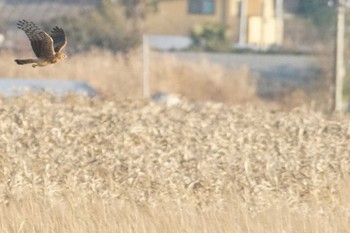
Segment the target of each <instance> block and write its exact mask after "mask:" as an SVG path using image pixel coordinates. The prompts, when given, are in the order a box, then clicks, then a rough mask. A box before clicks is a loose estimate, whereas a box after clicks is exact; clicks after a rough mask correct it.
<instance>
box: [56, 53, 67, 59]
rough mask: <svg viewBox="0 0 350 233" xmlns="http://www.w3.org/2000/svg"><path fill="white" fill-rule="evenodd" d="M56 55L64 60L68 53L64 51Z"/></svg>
mask: <svg viewBox="0 0 350 233" xmlns="http://www.w3.org/2000/svg"><path fill="white" fill-rule="evenodd" d="M56 56H57V58H58V60H63V59H66V58H67V55H66V54H64V53H57V54H56Z"/></svg>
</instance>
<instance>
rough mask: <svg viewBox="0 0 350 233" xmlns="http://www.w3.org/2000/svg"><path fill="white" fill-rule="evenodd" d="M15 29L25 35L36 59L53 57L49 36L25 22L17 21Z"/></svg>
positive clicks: (32, 24)
mask: <svg viewBox="0 0 350 233" xmlns="http://www.w3.org/2000/svg"><path fill="white" fill-rule="evenodd" d="M17 27H18V28H19V29H22V30H23V31H24V32H25V33H26V35H27V37H28V39H29V40H30V44H31V45H32V48H33V51H34V53H35V55H36V56H37V57H38V58H48V57H52V56H54V54H55V51H54V47H53V40H52V38H51V36H50V35H49V34H47V33H46V32H44V31H43V30H41V29H40V28H39V27H38V26H37V25H35V24H34V23H33V22H28V21H26V20H20V21H18V23H17Z"/></svg>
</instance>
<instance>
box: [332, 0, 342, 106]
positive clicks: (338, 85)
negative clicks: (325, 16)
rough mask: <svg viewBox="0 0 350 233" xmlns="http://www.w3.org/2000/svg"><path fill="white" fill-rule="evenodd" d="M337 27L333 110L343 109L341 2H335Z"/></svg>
mask: <svg viewBox="0 0 350 233" xmlns="http://www.w3.org/2000/svg"><path fill="white" fill-rule="evenodd" d="M336 7H337V27H336V39H335V55H334V80H333V88H332V89H333V106H332V109H333V110H334V111H341V110H343V79H344V75H345V69H344V25H345V7H344V6H343V4H341V3H340V4H337V6H336Z"/></svg>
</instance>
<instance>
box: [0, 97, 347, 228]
mask: <svg viewBox="0 0 350 233" xmlns="http://www.w3.org/2000/svg"><path fill="white" fill-rule="evenodd" d="M0 135H1V140H0V168H1V170H0V230H1V232H126V233H128V232H170V233H171V232H346V231H347V230H348V229H349V227H350V223H349V219H350V205H349V200H350V196H349V191H350V190H349V178H348V175H349V172H350V157H349V151H350V144H349V143H348V142H349V140H350V118H349V116H347V115H333V116H328V117H326V116H324V115H322V114H320V113H315V112H312V111H309V110H306V109H295V110H293V111H291V112H270V111H266V110H264V109H263V108H256V107H252V106H251V105H237V106H231V107H230V106H227V105H224V104H215V103H209V102H207V103H205V102H196V103H193V102H190V101H186V100H183V101H182V102H180V103H179V104H177V105H173V106H167V105H162V104H156V103H153V102H149V101H147V100H142V99H139V100H137V99H133V100H130V99H129V100H127V99H120V98H110V99H103V98H95V99H86V98H84V97H75V96H67V97H65V98H63V99H57V98H54V97H53V96H50V95H27V96H23V97H19V98H12V99H1V100H0Z"/></svg>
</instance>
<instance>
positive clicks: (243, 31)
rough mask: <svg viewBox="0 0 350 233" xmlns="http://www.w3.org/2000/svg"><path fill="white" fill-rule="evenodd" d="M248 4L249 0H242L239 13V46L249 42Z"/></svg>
mask: <svg viewBox="0 0 350 233" xmlns="http://www.w3.org/2000/svg"><path fill="white" fill-rule="evenodd" d="M247 5H248V0H241V3H240V14H239V38H238V45H239V46H246V44H247V18H248V17H247V9H248V8H247Z"/></svg>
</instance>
